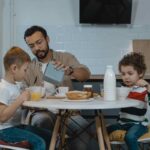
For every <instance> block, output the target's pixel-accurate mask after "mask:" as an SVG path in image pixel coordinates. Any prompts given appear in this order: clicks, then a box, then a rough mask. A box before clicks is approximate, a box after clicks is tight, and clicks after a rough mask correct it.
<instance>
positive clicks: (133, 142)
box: [107, 123, 148, 150]
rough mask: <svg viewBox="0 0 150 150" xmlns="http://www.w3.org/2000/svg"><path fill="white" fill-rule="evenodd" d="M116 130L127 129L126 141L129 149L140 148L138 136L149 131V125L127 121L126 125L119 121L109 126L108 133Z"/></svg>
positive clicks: (137, 149) (136, 149)
mask: <svg viewBox="0 0 150 150" xmlns="http://www.w3.org/2000/svg"><path fill="white" fill-rule="evenodd" d="M115 130H126V131H127V132H126V135H125V138H124V140H125V142H126V144H127V146H128V149H129V150H139V145H138V141H137V140H138V138H139V137H140V136H142V135H143V134H144V133H146V132H148V128H147V126H144V125H142V124H141V123H139V124H133V123H127V124H124V125H120V124H119V123H116V124H113V125H110V126H108V127H107V131H108V133H111V132H113V131H115Z"/></svg>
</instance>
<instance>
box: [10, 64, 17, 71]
mask: <svg viewBox="0 0 150 150" xmlns="http://www.w3.org/2000/svg"><path fill="white" fill-rule="evenodd" d="M10 69H11V71H12V72H14V71H16V69H17V65H16V64H12V65H11V66H10Z"/></svg>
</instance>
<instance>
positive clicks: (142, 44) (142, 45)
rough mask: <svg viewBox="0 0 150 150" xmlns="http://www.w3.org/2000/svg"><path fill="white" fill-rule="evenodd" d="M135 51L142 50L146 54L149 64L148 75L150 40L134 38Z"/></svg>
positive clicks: (148, 72) (149, 64)
mask: <svg viewBox="0 0 150 150" xmlns="http://www.w3.org/2000/svg"><path fill="white" fill-rule="evenodd" d="M133 51H135V52H141V53H142V54H143V55H144V56H145V62H146V65H147V72H146V75H150V40H149V39H146V40H144V39H142V40H133Z"/></svg>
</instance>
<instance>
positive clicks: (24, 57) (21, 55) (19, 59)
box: [4, 47, 31, 71]
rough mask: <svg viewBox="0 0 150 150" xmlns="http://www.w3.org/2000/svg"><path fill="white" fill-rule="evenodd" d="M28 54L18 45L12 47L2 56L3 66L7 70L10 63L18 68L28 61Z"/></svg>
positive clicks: (29, 59)
mask: <svg viewBox="0 0 150 150" xmlns="http://www.w3.org/2000/svg"><path fill="white" fill-rule="evenodd" d="M30 61H31V58H30V56H29V55H28V54H27V53H26V52H25V51H24V50H23V49H21V48H20V47H12V48H10V49H9V50H8V52H7V53H6V54H5V56H4V68H5V71H8V70H9V68H10V66H11V65H12V64H16V65H17V67H18V68H20V67H21V66H22V65H23V64H24V63H25V62H30Z"/></svg>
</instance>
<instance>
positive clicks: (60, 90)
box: [56, 86, 69, 96]
mask: <svg viewBox="0 0 150 150" xmlns="http://www.w3.org/2000/svg"><path fill="white" fill-rule="evenodd" d="M68 91H69V87H67V86H60V87H58V88H57V89H56V95H57V96H66V93H67V92H68Z"/></svg>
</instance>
